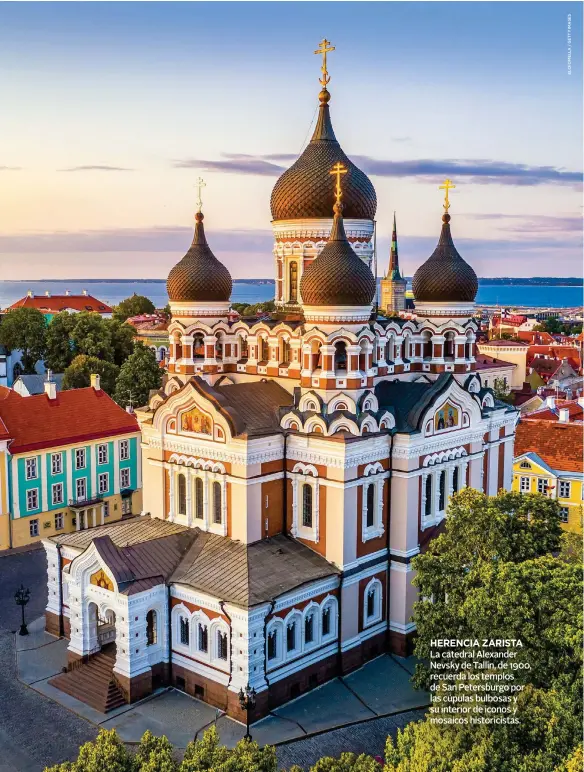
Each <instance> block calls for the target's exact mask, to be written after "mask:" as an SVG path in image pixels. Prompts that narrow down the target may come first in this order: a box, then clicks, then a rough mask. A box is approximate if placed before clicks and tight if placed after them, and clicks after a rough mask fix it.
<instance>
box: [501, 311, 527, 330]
mask: <svg viewBox="0 0 584 772" xmlns="http://www.w3.org/2000/svg"><path fill="white" fill-rule="evenodd" d="M526 321H527V317H526V316H519V315H518V314H509V315H508V316H503V317H502V318H501V317H500V316H494V317H493V326H499V325H501V324H502V325H503V327H505V326H507V327H521V325H522V324H524V323H525V322H526Z"/></svg>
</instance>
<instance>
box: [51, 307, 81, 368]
mask: <svg viewBox="0 0 584 772" xmlns="http://www.w3.org/2000/svg"><path fill="white" fill-rule="evenodd" d="M75 322H76V315H75V314H70V313H69V312H68V311H61V312H60V313H59V314H55V316H53V318H52V319H51V321H50V322H49V326H48V328H47V353H46V356H45V365H46V367H47V368H48V369H50V370H52V371H53V372H54V373H62V372H64V371H65V368H66V367H69V365H70V364H71V362H72V361H73V359H74V357H75V352H74V350H73V342H72V340H71V334H72V332H73V328H74V326H75Z"/></svg>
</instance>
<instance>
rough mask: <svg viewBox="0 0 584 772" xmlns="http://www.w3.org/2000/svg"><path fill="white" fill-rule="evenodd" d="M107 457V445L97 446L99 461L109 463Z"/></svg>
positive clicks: (99, 462)
mask: <svg viewBox="0 0 584 772" xmlns="http://www.w3.org/2000/svg"><path fill="white" fill-rule="evenodd" d="M107 458H108V448H107V445H98V446H97V463H98V464H107Z"/></svg>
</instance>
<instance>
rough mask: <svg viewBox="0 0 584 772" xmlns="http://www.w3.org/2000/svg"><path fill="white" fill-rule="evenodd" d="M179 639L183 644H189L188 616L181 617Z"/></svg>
mask: <svg viewBox="0 0 584 772" xmlns="http://www.w3.org/2000/svg"><path fill="white" fill-rule="evenodd" d="M178 624H179V640H180V642H181V644H182V645H183V646H188V645H189V640H190V636H189V632H190V629H189V620H188V619H187V617H182V616H181V617H179V623H178Z"/></svg>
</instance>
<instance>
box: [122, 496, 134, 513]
mask: <svg viewBox="0 0 584 772" xmlns="http://www.w3.org/2000/svg"><path fill="white" fill-rule="evenodd" d="M131 514H132V497H131V496H125V497H124V498H123V499H122V515H131Z"/></svg>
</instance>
